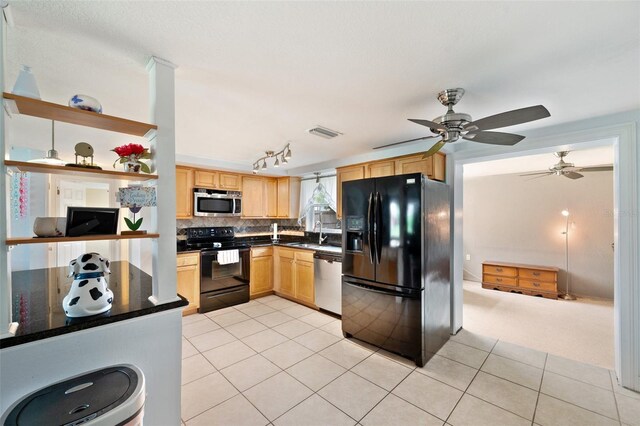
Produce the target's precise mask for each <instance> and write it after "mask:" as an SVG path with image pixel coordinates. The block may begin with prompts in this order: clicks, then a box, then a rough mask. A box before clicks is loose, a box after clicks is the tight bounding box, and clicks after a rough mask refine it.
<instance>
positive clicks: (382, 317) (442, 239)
mask: <svg viewBox="0 0 640 426" xmlns="http://www.w3.org/2000/svg"><path fill="white" fill-rule="evenodd" d="M449 212H450V201H449V186H448V185H446V184H444V183H440V182H436V181H432V180H429V179H427V178H425V177H424V176H423V175H422V174H419V173H417V174H408V175H399V176H389V177H381V178H372V179H362V180H355V181H349V182H344V183H343V184H342V218H343V219H342V220H343V233H342V250H343V260H342V331H343V333H344V335H345V337H354V338H356V339H358V340H362V341H364V342H367V343H370V344H373V345H375V346H378V347H381V348H383V349H386V350H388V351H391V352H395V353H397V354H400V355H402V356H404V357H407V358H409V359H412V360H414V361H415V363H416V364H417V365H418V366H420V367H422V366H423V365H424V363H425V362H427V361H428V360H429V358H431V355H432V354H434V353H435V352H437V351H438V349H440V348H441V347H442V345H444V343H446V341H447V340H448V339H449V330H450V298H451V296H450V294H451V293H450V287H451V284H450V277H449V265H450V255H451V253H450V221H449Z"/></svg>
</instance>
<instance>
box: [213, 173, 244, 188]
mask: <svg viewBox="0 0 640 426" xmlns="http://www.w3.org/2000/svg"><path fill="white" fill-rule="evenodd" d="M241 182H242V177H241V176H240V175H238V174H235V173H226V172H218V188H220V189H226V190H229V191H240V185H241Z"/></svg>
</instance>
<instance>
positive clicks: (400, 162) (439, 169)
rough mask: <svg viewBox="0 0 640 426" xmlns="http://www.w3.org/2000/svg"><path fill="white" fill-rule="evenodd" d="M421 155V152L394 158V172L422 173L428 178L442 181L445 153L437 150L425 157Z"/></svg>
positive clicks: (404, 173)
mask: <svg viewBox="0 0 640 426" xmlns="http://www.w3.org/2000/svg"><path fill="white" fill-rule="evenodd" d="M422 157H423V154H416V155H409V156H406V157H400V158H397V159H396V160H395V174H396V175H406V174H408V173H422V174H423V175H425V176H427V177H428V178H429V179H433V180H439V181H444V179H445V175H444V172H445V161H446V157H445V155H444V154H442V153H440V152H437V153H435V154H434V155H432V156H430V157H427V158H425V159H423V158H422Z"/></svg>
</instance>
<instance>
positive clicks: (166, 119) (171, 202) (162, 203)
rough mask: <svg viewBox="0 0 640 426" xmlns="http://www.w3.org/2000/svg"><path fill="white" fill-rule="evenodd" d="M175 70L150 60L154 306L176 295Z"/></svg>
mask: <svg viewBox="0 0 640 426" xmlns="http://www.w3.org/2000/svg"><path fill="white" fill-rule="evenodd" d="M175 69H176V66H175V65H174V64H172V63H171V62H168V61H165V60H162V59H159V58H155V57H152V58H151V60H150V61H149V63H148V64H147V72H148V73H149V104H150V105H149V106H150V111H151V122H152V123H154V124H156V125H157V126H158V130H157V131H156V132H155V135H152V136H151V138H150V143H151V153H152V163H151V168H152V173H153V172H155V173H157V174H158V181H157V188H156V193H157V197H158V199H157V200H158V207H156V215H155V220H156V230H157V232H158V233H160V237H159V238H158V239H155V240H153V243H152V262H153V266H152V271H153V295H152V296H151V297H150V298H149V300H151V302H153V303H154V304H156V305H158V304H162V303H168V302H173V301H175V300H178V296H177V294H176V293H177V292H176V274H177V272H176V271H177V269H176V132H175Z"/></svg>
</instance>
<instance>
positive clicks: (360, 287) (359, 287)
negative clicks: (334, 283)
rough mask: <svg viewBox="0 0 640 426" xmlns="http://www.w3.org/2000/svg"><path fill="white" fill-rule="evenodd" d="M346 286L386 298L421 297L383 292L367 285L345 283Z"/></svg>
mask: <svg viewBox="0 0 640 426" xmlns="http://www.w3.org/2000/svg"><path fill="white" fill-rule="evenodd" d="M343 282H344V283H345V284H346V285H348V286H350V287H354V288H358V289H361V290H367V291H371V292H373V293H379V294H384V295H386V296H395V297H404V298H409V299H415V298H417V297H419V296H418V295H412V294H407V293H400V292H397V291H389V290H383V289H379V288H376V287H373V286H370V285H366V284H360V283H352V282H349V281H343Z"/></svg>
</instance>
